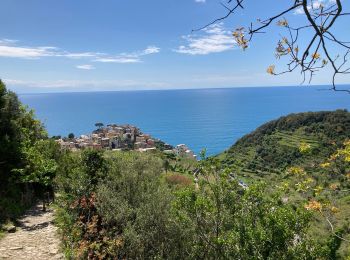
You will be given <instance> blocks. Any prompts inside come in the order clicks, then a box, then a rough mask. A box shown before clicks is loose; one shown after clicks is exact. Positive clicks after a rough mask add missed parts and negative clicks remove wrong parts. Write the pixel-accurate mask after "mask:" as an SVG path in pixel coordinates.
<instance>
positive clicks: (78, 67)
mask: <svg viewBox="0 0 350 260" xmlns="http://www.w3.org/2000/svg"><path fill="white" fill-rule="evenodd" d="M76 68H77V69H82V70H94V69H95V67H94V66H92V65H91V64H83V65H77V66H76Z"/></svg>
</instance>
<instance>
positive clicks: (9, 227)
mask: <svg viewBox="0 0 350 260" xmlns="http://www.w3.org/2000/svg"><path fill="white" fill-rule="evenodd" d="M6 231H7V232H9V233H15V232H16V227H15V226H13V225H11V226H8V227H6Z"/></svg>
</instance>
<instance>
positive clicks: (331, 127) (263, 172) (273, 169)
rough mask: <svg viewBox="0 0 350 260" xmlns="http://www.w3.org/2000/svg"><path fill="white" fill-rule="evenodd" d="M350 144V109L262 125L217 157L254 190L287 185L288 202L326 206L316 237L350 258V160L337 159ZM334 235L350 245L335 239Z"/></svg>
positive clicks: (315, 225) (313, 228)
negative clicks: (256, 186)
mask: <svg viewBox="0 0 350 260" xmlns="http://www.w3.org/2000/svg"><path fill="white" fill-rule="evenodd" d="M347 140H350V113H349V112H347V111H345V110H337V111H334V112H307V113H299V114H291V115H288V116H285V117H281V118H279V119H277V120H274V121H271V122H268V123H266V124H264V125H262V126H261V127H259V128H257V129H256V130H255V131H253V132H252V133H250V134H248V135H246V136H244V137H242V138H241V139H240V140H238V141H237V142H236V143H235V144H234V145H233V146H232V147H230V148H229V149H228V150H227V151H225V152H224V153H222V154H220V155H218V156H217V157H218V158H219V159H220V160H221V162H222V164H223V165H224V166H225V167H229V168H231V169H232V172H233V173H234V174H235V175H236V176H237V177H238V178H239V179H241V180H243V181H244V182H246V183H247V184H248V185H249V184H252V183H254V182H256V181H263V182H265V183H267V185H268V187H269V188H270V189H271V191H272V190H274V191H275V190H277V189H279V188H280V187H282V186H285V187H286V188H285V190H284V191H283V194H284V195H283V196H285V199H286V200H289V201H293V202H295V203H302V204H305V203H307V201H317V203H318V202H320V205H322V207H323V208H322V210H318V211H319V214H316V215H315V219H314V221H313V223H312V225H311V227H310V235H311V236H312V237H313V238H317V239H320V240H323V242H324V241H325V240H327V241H328V240H329V241H328V242H329V243H331V244H332V245H333V244H334V245H335V247H334V252H335V255H337V256H338V257H341V258H343V257H345V256H346V255H349V254H350V249H349V248H350V246H349V245H350V242H349V241H350V219H349V216H350V161H347V160H349V159H345V160H344V159H342V160H340V159H339V158H340V157H339V158H338V157H337V158H336V157H335V156H334V155H335V154H337V153H338V154H339V151H340V150H339V149H342V150H343V152H344V150H346V149H349V148H350V146H349V145H348V148H346V149H344V143H345V142H346V141H347ZM346 151H347V152H350V151H348V150H346ZM332 156H333V157H334V158H333V159H330V158H332ZM325 166H327V167H325ZM291 169H292V170H291ZM293 170H294V174H291V172H293ZM295 173H296V174H295ZM315 205H318V204H314V205H313V206H315ZM330 209H332V210H333V209H334V210H333V211H334V212H333V213H332V212H331V210H330ZM327 219H328V220H329V221H330V222H331V223H332V225H333V230H332V226H331V225H330V224H329V223H328V220H327ZM332 232H338V233H337V234H342V235H341V237H343V238H345V239H346V240H348V241H344V240H341V239H338V238H336V236H333V240H332V239H330V237H329V235H330V234H331V233H332Z"/></svg>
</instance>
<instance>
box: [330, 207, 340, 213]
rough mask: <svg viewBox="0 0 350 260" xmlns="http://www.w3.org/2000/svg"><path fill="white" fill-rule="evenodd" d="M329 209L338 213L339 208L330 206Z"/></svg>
mask: <svg viewBox="0 0 350 260" xmlns="http://www.w3.org/2000/svg"><path fill="white" fill-rule="evenodd" d="M331 211H332V213H334V214H335V213H338V212H339V211H340V210H339V209H338V208H337V207H334V206H333V207H331Z"/></svg>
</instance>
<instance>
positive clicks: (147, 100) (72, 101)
mask: <svg viewBox="0 0 350 260" xmlns="http://www.w3.org/2000/svg"><path fill="white" fill-rule="evenodd" d="M323 89H324V87H323ZM19 97H20V99H21V101H22V102H23V103H24V104H26V105H28V106H29V108H32V109H34V110H35V112H36V115H37V117H38V118H39V119H41V120H42V122H43V123H44V124H45V126H46V128H47V130H48V132H49V134H50V135H51V136H52V135H62V136H67V135H68V134H69V133H71V132H73V133H74V134H75V135H81V134H87V133H90V132H91V131H92V130H94V128H95V127H94V124H95V123H96V122H103V123H105V124H109V123H116V124H126V123H129V124H133V125H136V126H138V127H140V128H141V130H142V131H143V132H144V133H149V134H151V135H152V136H154V137H156V138H159V139H161V140H163V141H165V142H167V143H170V144H172V145H176V144H180V143H185V144H187V145H188V146H189V147H190V148H191V149H192V150H194V151H195V153H197V154H198V153H199V152H200V151H201V150H202V149H203V148H206V149H207V154H209V155H213V154H217V153H220V152H222V151H224V150H225V149H227V148H229V147H230V146H231V145H232V144H233V143H234V142H235V141H236V140H237V139H239V138H240V137H242V136H243V135H245V134H247V133H249V132H251V131H252V130H254V129H255V128H257V127H258V126H260V125H261V124H263V123H265V122H267V121H269V120H272V119H276V118H278V117H280V116H283V115H287V114H290V113H296V112H305V111H324V110H335V109H348V110H350V95H349V94H346V93H344V92H331V91H322V90H320V87H306V86H303V87H269V88H267V87H266V88H262V87H259V88H230V89H229V88H227V89H198V90H162V91H158V90H157V91H129V92H128V91H123V92H122V91H120V92H86V93H52V94H21V95H19Z"/></svg>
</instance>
